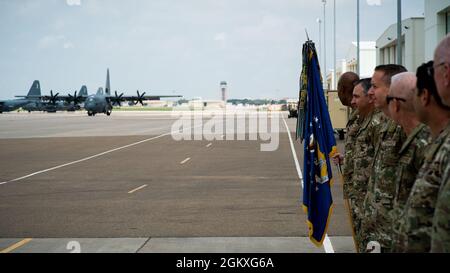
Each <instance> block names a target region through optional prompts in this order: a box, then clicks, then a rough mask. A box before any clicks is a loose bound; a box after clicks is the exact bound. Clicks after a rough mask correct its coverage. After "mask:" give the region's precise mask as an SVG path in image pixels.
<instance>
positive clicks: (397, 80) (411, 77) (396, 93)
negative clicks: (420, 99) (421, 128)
mask: <svg viewBox="0 0 450 273" xmlns="http://www.w3.org/2000/svg"><path fill="white" fill-rule="evenodd" d="M416 83H417V77H416V74H415V73H413V72H403V73H400V74H397V75H394V76H393V77H392V79H391V87H390V89H389V96H391V97H397V98H402V99H405V100H406V101H404V102H403V103H402V104H401V107H400V109H401V110H403V111H406V112H414V104H413V98H414V94H416Z"/></svg>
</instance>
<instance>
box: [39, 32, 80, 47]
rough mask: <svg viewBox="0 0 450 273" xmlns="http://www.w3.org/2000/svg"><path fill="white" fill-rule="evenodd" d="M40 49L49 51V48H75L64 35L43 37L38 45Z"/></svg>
mask: <svg viewBox="0 0 450 273" xmlns="http://www.w3.org/2000/svg"><path fill="white" fill-rule="evenodd" d="M37 46H38V48H39V49H48V48H58V47H59V48H61V47H62V48H64V49H69V48H74V45H73V43H72V42H70V41H68V40H67V38H66V37H65V36H64V35H47V36H44V37H42V38H41V39H40V40H39V41H38V44H37Z"/></svg>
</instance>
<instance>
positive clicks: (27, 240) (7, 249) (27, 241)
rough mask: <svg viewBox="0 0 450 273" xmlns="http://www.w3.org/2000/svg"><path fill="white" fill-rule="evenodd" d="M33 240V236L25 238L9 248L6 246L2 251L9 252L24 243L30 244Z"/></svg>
mask: <svg viewBox="0 0 450 273" xmlns="http://www.w3.org/2000/svg"><path fill="white" fill-rule="evenodd" d="M31 240H33V239H31V238H27V239H23V240H22V241H20V242H18V243H15V244H13V245H12V246H10V247H8V248H5V249H4V250H2V251H0V253H9V252H11V251H13V250H14V249H16V248H19V247H21V246H23V245H26V244H28V243H29V242H30V241H31Z"/></svg>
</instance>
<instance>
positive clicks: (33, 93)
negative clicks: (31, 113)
mask: <svg viewBox="0 0 450 273" xmlns="http://www.w3.org/2000/svg"><path fill="white" fill-rule="evenodd" d="M39 96H41V84H40V83H39V81H38V80H36V81H34V82H33V84H32V85H31V87H30V91H28V95H27V97H39Z"/></svg>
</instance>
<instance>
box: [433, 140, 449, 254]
mask: <svg viewBox="0 0 450 273" xmlns="http://www.w3.org/2000/svg"><path fill="white" fill-rule="evenodd" d="M449 147H450V145H449V146H447V148H446V150H447V151H446V152H447V163H446V164H447V167H448V166H450V162H449V159H448V153H450V148H449ZM447 169H448V168H447ZM449 180H450V176H449V173H448V172H447V179H446V180H445V181H444V184H443V186H444V187H442V189H441V190H440V192H439V197H438V201H437V202H436V210H435V212H434V217H433V228H432V230H431V252H445V253H450V183H448V181H449Z"/></svg>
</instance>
